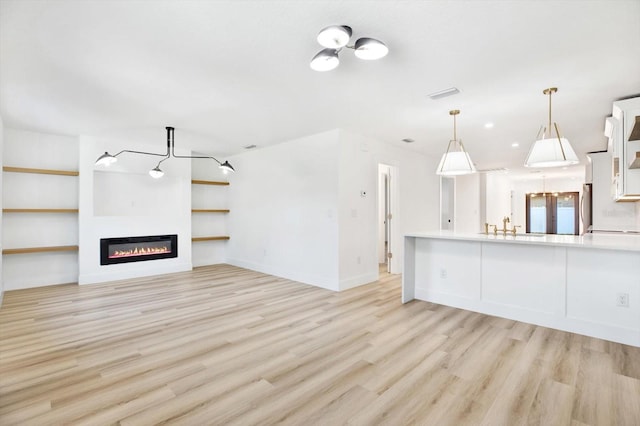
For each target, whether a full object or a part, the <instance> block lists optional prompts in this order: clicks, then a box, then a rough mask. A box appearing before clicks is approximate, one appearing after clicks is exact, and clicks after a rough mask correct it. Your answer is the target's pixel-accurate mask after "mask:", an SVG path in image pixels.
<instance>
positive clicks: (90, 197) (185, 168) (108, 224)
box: [78, 136, 204, 284]
mask: <svg viewBox="0 0 640 426" xmlns="http://www.w3.org/2000/svg"><path fill="white" fill-rule="evenodd" d="M122 149H133V150H140V151H150V152H162V151H163V150H164V149H165V145H164V144H162V145H159V146H158V145H155V146H148V145H144V144H140V143H136V141H132V140H126V139H117V140H115V139H99V138H94V137H89V136H81V137H80V149H79V166H80V180H79V182H80V186H79V208H80V213H79V229H80V232H79V234H80V238H79V242H80V251H79V280H78V281H79V283H80V284H90V283H97V282H105V281H113V280H119V279H127V278H135V277H143V276H150V275H159V274H165V273H170V272H179V271H187V270H190V269H191V161H189V160H185V159H175V158H172V159H169V160H167V161H165V162H164V163H162V170H163V171H164V172H165V175H164V176H163V177H162V178H161V179H157V180H156V179H153V178H151V177H150V176H149V175H148V171H149V170H150V169H151V168H153V167H155V165H156V164H157V162H158V158H156V157H150V156H146V155H136V154H122V155H121V156H119V157H118V158H119V160H118V162H117V163H116V164H114V165H112V166H110V167H109V169H103V168H100V167H96V166H94V162H95V160H96V158H97V157H98V156H99V155H100V154H102V153H103V152H104V151H109V152H111V153H115V152H118V151H120V150H122ZM176 152H177V154H179V155H189V154H190V152H189V151H184V150H179V149H176ZM203 161H204V160H203ZM94 169H95V170H94ZM164 234H177V235H178V257H177V258H172V259H159V260H153V261H146V262H135V263H122V264H115V265H100V238H113V237H130V236H144V235H164Z"/></svg>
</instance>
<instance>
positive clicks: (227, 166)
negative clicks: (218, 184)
mask: <svg viewBox="0 0 640 426" xmlns="http://www.w3.org/2000/svg"><path fill="white" fill-rule="evenodd" d="M218 168H220V169H222V171H223V172H225V173H228V172H235V171H236V169H234V168H233V166H232V165H231V164H229V162H228V161H225V162H224V163H222V164H220V166H218Z"/></svg>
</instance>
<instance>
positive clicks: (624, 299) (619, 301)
mask: <svg viewBox="0 0 640 426" xmlns="http://www.w3.org/2000/svg"><path fill="white" fill-rule="evenodd" d="M616 306H621V307H623V308H628V307H629V293H618V294H617V295H616Z"/></svg>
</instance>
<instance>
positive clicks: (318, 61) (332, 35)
mask: <svg viewBox="0 0 640 426" xmlns="http://www.w3.org/2000/svg"><path fill="white" fill-rule="evenodd" d="M351 34H352V30H351V27H348V26H346V25H332V26H330V27H327V28H325V29H323V30H322V31H320V33H318V38H317V39H318V43H320V45H321V46H323V47H324V48H325V49H322V50H321V51H320V52H318V53H317V54H316V55H315V56H314V57H313V59H311V64H310V66H311V69H312V70H314V71H320V72H322V71H331V70H332V69H334V68H336V67H337V66H338V65H340V58H339V57H338V53H340V51H341V50H342V49H343V48H345V47H346V48H348V49H353V50H354V51H355V52H354V53H355V55H356V57H358V58H360V59H364V60H375V59H380V58H383V57H385V56H386V55H387V53H389V48H387V46H386V45H385V44H384V43H383V42H381V41H380V40H376V39H374V38H370V37H362V38H359V39H358V40H356V42H355V44H354V45H353V46H349V39H350V38H351Z"/></svg>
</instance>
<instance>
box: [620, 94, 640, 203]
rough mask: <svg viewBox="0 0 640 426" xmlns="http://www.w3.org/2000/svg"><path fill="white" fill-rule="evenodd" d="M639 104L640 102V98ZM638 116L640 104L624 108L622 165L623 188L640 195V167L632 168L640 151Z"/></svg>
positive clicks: (629, 193) (627, 194)
mask: <svg viewBox="0 0 640 426" xmlns="http://www.w3.org/2000/svg"><path fill="white" fill-rule="evenodd" d="M638 104H640V98H639V100H638ZM638 117H640V105H639V106H638V107H637V108H629V109H625V110H624V123H623V124H624V138H623V140H624V150H623V152H624V164H621V165H620V166H621V169H622V170H623V173H624V183H623V190H624V193H625V195H626V196H629V195H637V196H640V168H631V167H633V166H631V164H632V163H633V161H634V159H635V158H636V153H637V152H640V137H638V136H636V135H637V133H640V132H639V130H638V129H635V128H636V127H640V122H639V121H638ZM634 129H635V130H634ZM632 135H633V136H632Z"/></svg>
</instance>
